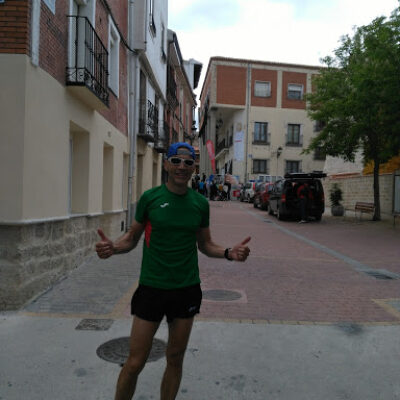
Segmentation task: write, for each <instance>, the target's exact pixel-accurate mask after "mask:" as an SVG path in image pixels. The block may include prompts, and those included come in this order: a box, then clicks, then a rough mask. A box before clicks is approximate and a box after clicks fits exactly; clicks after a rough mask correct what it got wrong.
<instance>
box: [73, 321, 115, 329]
mask: <svg viewBox="0 0 400 400" xmlns="http://www.w3.org/2000/svg"><path fill="white" fill-rule="evenodd" d="M113 322H114V320H112V319H83V320H82V321H81V322H79V324H78V326H77V327H76V328H75V329H76V330H78V331H106V330H108V329H110V327H111V325H112V323H113Z"/></svg>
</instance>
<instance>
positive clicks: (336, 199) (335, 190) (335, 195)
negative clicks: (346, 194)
mask: <svg viewBox="0 0 400 400" xmlns="http://www.w3.org/2000/svg"><path fill="white" fill-rule="evenodd" d="M329 200H330V201H331V206H340V202H341V201H342V200H343V193H342V189H340V186H339V185H338V184H337V183H334V184H333V185H332V187H331V190H330V191H329Z"/></svg>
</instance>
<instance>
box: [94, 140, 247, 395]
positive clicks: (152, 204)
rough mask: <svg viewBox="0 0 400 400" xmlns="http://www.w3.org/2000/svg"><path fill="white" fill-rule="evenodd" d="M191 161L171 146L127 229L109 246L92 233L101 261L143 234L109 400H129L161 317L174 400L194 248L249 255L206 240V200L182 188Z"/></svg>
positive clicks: (196, 288)
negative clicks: (125, 352) (162, 174)
mask: <svg viewBox="0 0 400 400" xmlns="http://www.w3.org/2000/svg"><path fill="white" fill-rule="evenodd" d="M195 157H196V156H195V152H194V149H193V147H192V146H190V145H189V144H187V143H183V142H182V143H175V144H173V145H171V146H170V147H169V149H168V152H167V159H166V160H165V161H164V168H165V170H166V171H167V173H168V181H167V183H166V184H164V185H161V186H158V187H155V188H153V189H150V190H148V191H146V192H145V193H144V194H143V195H142V196H141V198H140V200H139V202H138V205H137V209H136V213H135V220H134V221H133V223H132V226H131V227H130V229H129V231H128V232H127V233H126V234H125V235H123V236H121V237H120V238H119V239H117V240H115V241H114V242H113V241H112V240H110V239H109V238H107V237H106V236H105V235H104V232H103V231H102V230H101V229H99V230H98V233H99V235H100V237H101V241H100V242H98V243H97V244H96V252H97V254H98V256H99V257H100V258H103V259H105V258H108V257H111V256H112V255H114V254H119V253H125V252H128V251H130V250H132V249H134V248H135V247H136V245H137V243H138V241H139V239H140V237H141V235H142V234H143V232H145V237H144V242H143V258H142V266H141V272H140V278H139V286H138V288H137V290H136V291H135V293H134V295H133V297H132V302H131V313H132V314H133V315H134V319H133V323H132V330H131V339H130V352H129V356H128V359H127V361H126V363H125V364H124V366H123V368H122V370H121V372H120V375H119V378H118V382H117V389H116V395H115V400H128V399H129V400H130V399H132V396H133V394H134V393H135V388H136V383H137V379H138V376H139V374H140V372H141V371H142V369H143V367H144V365H145V363H146V360H147V358H148V356H149V354H150V350H151V346H152V342H153V337H154V335H155V333H156V332H157V329H158V327H159V325H160V323H161V320H162V319H163V317H164V316H166V318H167V322H168V332H169V338H168V345H167V350H166V358H167V365H166V369H165V372H164V376H163V378H162V382H161V399H162V400H173V399H175V398H176V395H177V393H178V389H179V386H180V382H181V378H182V367H183V359H184V354H185V351H186V347H187V344H188V341H189V336H190V333H191V330H192V325H193V319H194V316H195V315H196V314H197V313H199V312H200V305H201V298H202V293H201V288H200V277H199V267H198V257H197V248H198V249H199V250H200V251H201V252H202V253H204V254H205V255H207V256H209V257H217V258H224V257H225V258H227V259H228V260H236V261H245V260H246V259H247V257H248V255H249V253H250V249H249V247H248V246H247V243H248V242H249V241H250V237H247V238H246V239H244V240H243V241H241V242H240V243H238V244H236V245H234V246H233V247H232V248H225V247H222V246H220V245H218V244H216V243H215V242H214V241H213V240H212V238H211V232H210V228H209V212H210V210H209V203H208V201H207V199H205V198H204V197H203V196H201V195H199V194H198V193H196V191H194V190H192V189H191V188H189V187H188V182H189V181H190V179H191V177H192V174H193V172H194V169H195V162H194V161H195Z"/></svg>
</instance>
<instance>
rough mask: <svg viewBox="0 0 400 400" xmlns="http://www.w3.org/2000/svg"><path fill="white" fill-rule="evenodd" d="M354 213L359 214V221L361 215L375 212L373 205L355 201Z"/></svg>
mask: <svg viewBox="0 0 400 400" xmlns="http://www.w3.org/2000/svg"><path fill="white" fill-rule="evenodd" d="M354 211H355V212H356V214H357V212H359V213H360V219H361V216H362V213H368V214H373V213H374V212H375V206H374V203H365V202H364V201H357V203H356V205H355V207H354Z"/></svg>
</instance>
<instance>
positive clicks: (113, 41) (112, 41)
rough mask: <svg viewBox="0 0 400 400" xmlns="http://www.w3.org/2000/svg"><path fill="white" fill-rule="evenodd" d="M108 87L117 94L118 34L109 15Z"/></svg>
mask: <svg viewBox="0 0 400 400" xmlns="http://www.w3.org/2000/svg"><path fill="white" fill-rule="evenodd" d="M108 22H109V23H108V27H109V28H108V74H109V75H108V87H109V88H110V89H111V90H112V91H113V92H114V94H115V95H116V96H117V97H118V94H119V41H120V38H119V34H118V31H117V28H116V27H115V25H114V23H113V21H112V19H111V17H110V18H109V20H108Z"/></svg>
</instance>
